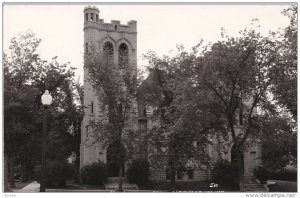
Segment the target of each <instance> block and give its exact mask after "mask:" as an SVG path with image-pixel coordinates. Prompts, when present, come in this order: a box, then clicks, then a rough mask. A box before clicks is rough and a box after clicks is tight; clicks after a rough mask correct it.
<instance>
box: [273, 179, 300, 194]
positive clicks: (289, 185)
mask: <svg viewBox="0 0 300 198" xmlns="http://www.w3.org/2000/svg"><path fill="white" fill-rule="evenodd" d="M274 181H275V182H276V184H272V185H269V186H268V187H269V189H270V192H297V182H291V181H281V180H274Z"/></svg>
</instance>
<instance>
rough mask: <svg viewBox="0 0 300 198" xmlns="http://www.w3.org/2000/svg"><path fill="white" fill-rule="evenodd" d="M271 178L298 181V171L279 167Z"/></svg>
mask: <svg viewBox="0 0 300 198" xmlns="http://www.w3.org/2000/svg"><path fill="white" fill-rule="evenodd" d="M270 178H271V179H275V180H283V181H294V182H296V181H297V171H288V170H285V169H279V170H277V171H274V172H272V173H271V177H270Z"/></svg>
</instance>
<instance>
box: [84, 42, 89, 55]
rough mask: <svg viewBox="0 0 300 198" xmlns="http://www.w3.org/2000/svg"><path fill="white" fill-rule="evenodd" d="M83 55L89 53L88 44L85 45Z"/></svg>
mask: <svg viewBox="0 0 300 198" xmlns="http://www.w3.org/2000/svg"><path fill="white" fill-rule="evenodd" d="M85 53H89V44H88V43H85Z"/></svg>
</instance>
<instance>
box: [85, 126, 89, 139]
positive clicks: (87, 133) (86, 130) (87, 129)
mask: <svg viewBox="0 0 300 198" xmlns="http://www.w3.org/2000/svg"><path fill="white" fill-rule="evenodd" d="M85 134H86V137H89V126H88V125H86V127H85Z"/></svg>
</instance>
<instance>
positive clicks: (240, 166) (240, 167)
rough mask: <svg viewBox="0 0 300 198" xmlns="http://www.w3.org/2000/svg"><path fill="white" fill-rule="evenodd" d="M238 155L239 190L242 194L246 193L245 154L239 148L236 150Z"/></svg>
mask: <svg viewBox="0 0 300 198" xmlns="http://www.w3.org/2000/svg"><path fill="white" fill-rule="evenodd" d="M236 154H237V167H238V180H239V188H240V192H244V167H243V162H242V160H243V158H242V154H243V152H242V151H240V148H239V147H237V149H236Z"/></svg>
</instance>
